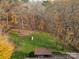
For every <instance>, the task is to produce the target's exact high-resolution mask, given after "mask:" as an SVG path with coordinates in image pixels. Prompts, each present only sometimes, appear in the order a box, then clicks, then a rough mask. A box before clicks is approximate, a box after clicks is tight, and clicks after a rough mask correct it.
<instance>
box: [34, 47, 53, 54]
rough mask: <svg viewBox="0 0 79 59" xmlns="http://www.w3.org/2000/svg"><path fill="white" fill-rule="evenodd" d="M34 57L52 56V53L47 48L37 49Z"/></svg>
mask: <svg viewBox="0 0 79 59" xmlns="http://www.w3.org/2000/svg"><path fill="white" fill-rule="evenodd" d="M34 55H52V52H51V50H49V49H47V48H37V49H35V51H34Z"/></svg>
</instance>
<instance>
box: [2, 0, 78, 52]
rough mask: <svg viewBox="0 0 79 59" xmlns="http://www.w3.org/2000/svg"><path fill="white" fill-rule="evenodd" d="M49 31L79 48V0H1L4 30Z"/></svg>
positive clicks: (68, 44)
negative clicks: (30, 0) (32, 1)
mask: <svg viewBox="0 0 79 59" xmlns="http://www.w3.org/2000/svg"><path fill="white" fill-rule="evenodd" d="M12 30H13V31H17V33H20V34H23V31H26V32H25V33H28V32H27V31H41V32H48V33H51V34H52V35H54V36H55V37H57V38H58V39H59V40H60V41H61V42H62V43H63V44H64V47H65V48H68V47H69V46H71V47H73V49H75V50H76V51H79V0H54V1H51V0H48V1H42V2H40V1H38V2H35V3H31V2H29V0H0V31H1V33H2V34H5V33H9V32H10V31H12Z"/></svg>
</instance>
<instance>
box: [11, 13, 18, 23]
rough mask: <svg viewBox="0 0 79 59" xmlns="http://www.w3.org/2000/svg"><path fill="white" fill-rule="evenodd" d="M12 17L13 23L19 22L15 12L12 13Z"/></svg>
mask: <svg viewBox="0 0 79 59" xmlns="http://www.w3.org/2000/svg"><path fill="white" fill-rule="evenodd" d="M11 18H12V21H11V22H12V23H17V15H16V14H15V13H12V15H11Z"/></svg>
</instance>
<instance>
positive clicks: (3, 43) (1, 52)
mask: <svg viewBox="0 0 79 59" xmlns="http://www.w3.org/2000/svg"><path fill="white" fill-rule="evenodd" d="M14 47H15V46H14V45H13V44H12V43H10V42H9V41H8V36H5V35H4V36H2V35H0V59H9V58H10V56H11V55H12V53H13V50H14Z"/></svg>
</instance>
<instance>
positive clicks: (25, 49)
mask: <svg viewBox="0 0 79 59" xmlns="http://www.w3.org/2000/svg"><path fill="white" fill-rule="evenodd" d="M32 36H33V37H34V39H33V40H31V37H32ZM10 38H11V40H12V41H13V42H14V43H15V44H16V49H15V52H14V54H13V56H12V57H11V59H22V58H23V57H25V56H27V54H28V53H29V52H31V51H33V50H34V49H35V48H42V47H43V48H44V47H45V48H49V49H51V50H52V52H55V51H56V52H57V51H63V47H62V44H61V43H60V42H58V40H57V39H56V38H55V37H54V36H52V35H51V34H49V33H45V32H34V33H33V34H31V35H28V36H24V37H20V36H19V35H18V34H17V33H15V32H12V33H10Z"/></svg>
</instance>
